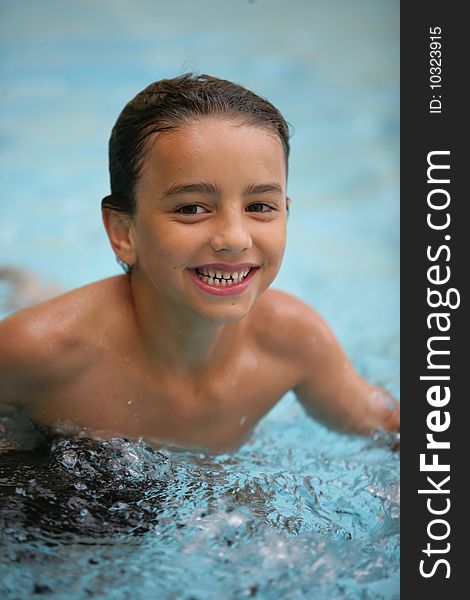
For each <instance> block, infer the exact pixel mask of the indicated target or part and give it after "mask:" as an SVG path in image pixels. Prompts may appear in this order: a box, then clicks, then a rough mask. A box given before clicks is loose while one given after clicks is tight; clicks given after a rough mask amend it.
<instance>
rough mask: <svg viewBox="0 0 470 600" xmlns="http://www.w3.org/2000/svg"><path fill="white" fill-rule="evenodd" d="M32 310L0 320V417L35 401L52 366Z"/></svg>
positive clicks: (42, 335)
mask: <svg viewBox="0 0 470 600" xmlns="http://www.w3.org/2000/svg"><path fill="white" fill-rule="evenodd" d="M31 313H32V309H26V310H22V311H19V312H17V313H14V314H12V315H10V316H9V317H7V318H5V319H4V320H2V321H0V416H1V415H5V414H10V413H11V412H12V410H14V409H19V408H24V407H26V406H27V405H28V404H30V403H31V402H34V398H35V395H36V393H37V392H38V390H40V389H42V388H43V386H44V384H45V382H46V379H47V375H48V373H49V372H50V371H51V369H53V364H54V360H53V359H51V357H50V356H48V348H47V343H44V342H45V339H44V338H45V337H46V336H45V332H43V331H41V329H40V328H39V327H37V326H36V323H35V321H34V319H33V318H31V316H30V315H31Z"/></svg>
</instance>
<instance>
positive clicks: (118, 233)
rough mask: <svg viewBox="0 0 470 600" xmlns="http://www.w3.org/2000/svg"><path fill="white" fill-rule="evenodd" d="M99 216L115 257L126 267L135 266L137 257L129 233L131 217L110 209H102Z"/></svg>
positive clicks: (130, 232)
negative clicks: (101, 218)
mask: <svg viewBox="0 0 470 600" xmlns="http://www.w3.org/2000/svg"><path fill="white" fill-rule="evenodd" d="M101 216H102V217H103V223H104V226H105V229H106V233H107V234H108V238H109V241H110V243H111V247H112V249H113V250H114V253H115V254H116V256H117V257H118V258H119V260H121V261H122V262H123V263H126V264H127V265H133V264H135V262H136V260H137V257H136V254H135V249H134V238H133V235H132V231H131V224H132V217H131V216H130V215H128V214H125V213H120V212H118V211H117V210H112V209H111V208H102V209H101Z"/></svg>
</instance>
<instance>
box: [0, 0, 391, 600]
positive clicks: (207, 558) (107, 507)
mask: <svg viewBox="0 0 470 600" xmlns="http://www.w3.org/2000/svg"><path fill="white" fill-rule="evenodd" d="M398 7H399V3H398V2H397V1H391V0H390V1H387V0H380V1H377V0H358V1H357V2H354V3H352V2H350V1H348V0H330V1H327V0H324V1H305V2H301V1H299V0H297V1H293V2H290V3H289V5H287V4H286V3H285V2H282V1H281V0H270V2H269V3H268V2H267V1H263V0H258V1H256V2H243V1H241V0H240V1H239V2H234V1H233V0H223V1H215V0H214V1H208V0H204V1H202V2H199V3H194V2H190V1H189V0H188V1H183V0H177V1H175V2H173V3H171V5H170V4H169V3H166V2H159V1H156V0H138V1H136V0H134V1H133V2H132V3H131V2H130V0H120V1H111V0H109V1H107V0H102V1H100V2H99V3H98V2H97V3H90V2H87V1H84V0H76V1H75V2H74V3H63V2H59V1H52V0H44V1H43V2H41V3H38V2H34V1H32V0H31V1H28V0H25V1H24V2H21V3H16V2H9V1H7V0H3V1H1V2H0V53H1V56H2V61H1V64H0V81H1V84H0V107H1V110H0V153H1V155H0V158H1V160H0V165H1V167H0V185H1V190H2V194H1V196H0V256H1V257H2V259H1V260H2V264H0V267H2V266H5V265H16V266H21V267H22V268H25V269H28V270H30V271H32V272H33V273H35V275H36V276H37V277H38V279H39V281H40V282H42V283H43V284H44V285H46V287H47V286H48V285H50V286H57V287H59V288H62V289H70V288H73V287H76V286H79V285H83V284H85V283H88V282H90V281H93V280H96V279H100V278H102V277H106V276H109V275H112V274H115V273H117V272H118V267H117V266H116V264H115V262H114V259H113V256H112V253H111V251H110V249H109V248H108V244H107V240H106V238H105V235H104V231H103V228H102V225H101V222H100V214H99V202H100V199H101V197H102V196H104V195H106V194H107V193H108V189H109V188H108V180H107V164H106V146H107V139H108V136H109V131H110V129H111V127H112V125H113V123H114V121H115V119H116V117H117V115H118V113H119V111H120V109H121V108H122V106H123V105H124V103H125V102H126V101H127V100H128V99H129V98H130V97H132V96H133V95H134V94H135V93H136V92H137V91H139V90H140V89H141V88H143V87H144V86H145V85H147V84H148V83H149V82H151V81H153V80H155V79H158V78H161V77H170V76H173V75H176V74H178V73H181V72H183V71H185V70H187V69H188V68H192V69H195V70H197V71H199V72H208V73H211V74H214V75H218V76H221V77H224V78H227V79H232V80H234V81H238V82H240V83H242V84H244V85H246V86H247V87H251V88H252V89H254V90H255V91H257V92H258V93H260V94H261V95H264V96H266V97H268V98H269V99H270V100H271V101H272V102H274V103H275V104H276V105H277V106H278V107H279V108H280V109H281V111H282V112H283V114H284V115H285V116H286V118H287V120H288V121H289V122H290V123H291V124H292V125H293V130H294V135H293V137H292V140H291V144H292V156H291V163H290V176H289V186H288V188H289V195H290V196H291V197H292V198H293V200H294V203H293V205H292V207H291V216H290V218H289V225H288V227H289V232H288V247H287V251H286V256H285V261H284V265H283V267H282V269H281V272H280V274H279V276H278V278H277V281H276V282H275V286H276V287H279V288H281V289H284V290H286V291H289V292H291V293H293V294H295V295H297V296H299V297H301V298H302V299H304V300H305V301H307V302H308V303H310V304H311V305H312V306H314V307H315V308H316V309H317V310H319V311H320V312H321V314H322V315H323V316H324V317H325V318H326V319H327V320H328V322H329V323H330V324H331V326H332V327H333V329H334V330H335V332H336V334H337V336H338V337H339V339H340V340H341V342H342V344H343V345H344V346H345V348H346V350H347V351H348V353H349V354H350V356H351V357H352V359H353V362H354V364H355V365H356V367H357V368H358V370H359V371H360V372H361V373H363V374H364V375H365V376H367V378H368V379H369V380H370V381H371V382H373V383H375V384H378V385H383V386H385V387H387V388H388V389H389V390H390V391H391V392H392V393H394V394H395V395H397V396H398V395H399V371H398V364H399V310H398V293H399V290H398V245H399V230H398V217H399V214H398V175H399V173H398V141H399V140H398V118H399V115H398V75H399V73H398V58H399V56H398V54H399V51H398V38H399V31H398V10H399V9H398ZM7 292H8V290H6V291H5V289H4V288H2V287H1V286H0V301H1V300H2V298H3V297H4V295H5V294H6V293H7ZM2 294H3V296H2ZM0 310H1V309H0ZM7 312H8V309H6V308H5V307H4V309H3V311H2V312H1V313H0V314H6V313H7ZM0 427H1V432H0V440H1V441H0V452H1V454H0V457H1V459H2V460H1V462H0V464H1V465H2V470H3V474H1V475H0V477H1V479H0V490H1V496H0V497H1V499H2V500H1V509H0V524H1V525H3V528H2V529H3V540H2V548H1V558H0V575H1V577H0V592H1V595H2V598H5V599H8V600H10V599H12V600H13V599H15V598H28V597H30V596H31V595H32V594H42V595H44V596H45V597H47V598H54V599H55V598H57V599H59V598H60V599H61V600H62V598H64V597H67V598H69V599H70V600H72V599H75V598H76V599H77V600H78V599H80V600H81V599H83V598H87V597H93V598H103V599H106V600H108V599H109V600H111V599H114V598H116V599H119V600H120V599H123V600H124V599H126V598H131V599H132V600H134V599H136V600H140V599H142V600H148V599H151V598H152V599H153V598H164V599H167V598H168V599H177V600H179V599H183V600H189V599H190V598H198V599H200V600H206V599H207V600H212V599H214V600H216V599H217V600H218V599H224V600H225V599H226V598H228V599H232V598H233V599H237V600H238V599H239V598H245V597H248V598H249V597H254V598H260V599H262V600H264V599H269V598H273V599H278V598H294V599H297V598H299V599H302V600H303V599H310V598H315V599H318V600H323V599H328V600H330V599H343V598H347V599H350V598H360V599H366V600H367V599H374V600H375V599H381V598H384V599H394V598H398V596H399V590H398V577H399V562H398V561H399V487H398V481H399V456H398V453H397V452H392V451H391V449H390V445H391V444H393V440H388V439H387V438H386V437H385V438H384V437H380V436H379V438H378V439H375V440H374V439H362V438H354V437H349V436H342V435H339V434H335V433H332V432H329V431H327V430H326V429H324V428H323V427H322V426H320V425H318V424H317V423H315V422H314V421H312V420H311V419H309V418H308V417H307V416H306V415H305V413H304V411H303V410H302V408H301V407H300V406H299V405H298V404H297V403H296V402H295V400H294V398H293V397H292V396H291V395H290V394H289V395H287V396H286V397H285V398H283V399H282V401H281V402H280V403H279V404H278V405H277V406H276V408H275V409H274V410H273V411H271V413H270V414H269V415H267V416H266V417H265V418H264V419H263V420H262V421H261V422H260V423H259V425H258V427H257V428H256V430H255V432H254V434H253V436H252V437H251V439H250V440H249V441H248V442H247V443H246V444H245V446H244V447H242V448H241V449H240V450H239V451H238V452H236V453H234V454H232V455H227V456H220V457H217V458H214V457H212V458H211V457H207V456H203V455H195V454H186V453H182V454H170V453H168V454H167V455H164V456H162V455H161V454H159V453H157V452H156V451H155V450H153V449H151V448H149V447H147V446H146V445H145V443H144V442H133V443H128V442H126V441H125V440H122V439H120V440H119V439H117V440H114V441H113V442H109V443H100V442H96V441H95V442H92V441H90V440H87V439H86V438H78V439H76V438H74V437H73V436H70V435H68V436H65V437H62V438H57V439H52V440H51V439H43V438H42V437H40V436H39V434H38V433H37V432H34V431H33V430H31V429H30V428H28V425H27V423H24V422H21V423H20V422H17V421H16V420H12V419H8V418H4V419H2V420H1V422H0ZM84 486H85V487H84Z"/></svg>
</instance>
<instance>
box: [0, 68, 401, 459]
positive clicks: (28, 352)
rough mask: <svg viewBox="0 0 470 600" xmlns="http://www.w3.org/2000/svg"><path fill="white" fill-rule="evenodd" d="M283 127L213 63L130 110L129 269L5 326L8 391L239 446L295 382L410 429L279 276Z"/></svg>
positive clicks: (192, 444)
mask: <svg viewBox="0 0 470 600" xmlns="http://www.w3.org/2000/svg"><path fill="white" fill-rule="evenodd" d="M288 154H289V143H288V127H287V124H286V122H285V121H284V119H283V117H282V115H281V114H280V113H279V111H278V110H277V109H276V108H275V107H274V106H273V105H272V104H270V103H269V102H267V101H266V100H264V99H262V98H260V97H258V96H257V95H255V94H254V93H253V92H250V91H248V90H246V89H245V88H242V87H241V86H238V85H236V84H233V83H231V82H228V81H224V80H221V79H217V78H214V77H210V76H207V75H200V76H193V75H191V74H187V75H183V76H181V77H177V78H174V79H170V80H162V81H158V82H156V83H154V84H151V85H150V86H149V87H148V88H146V89H145V90H143V91H142V92H141V93H140V94H138V95H137V96H136V97H135V98H134V99H133V100H132V101H131V102H129V104H128V105H127V106H126V107H125V108H124V110H123V112H122V113H121V115H120V116H119V118H118V120H117V122H116V125H115V126H114V128H113V132H112V135H111V139H110V174H111V195H110V196H108V197H106V198H105V199H104V200H103V204H102V206H103V209H102V212H103V221H104V224H105V227H106V231H107V234H108V237H109V240H110V243H111V246H112V248H113V250H114V252H115V254H116V256H117V258H118V259H119V261H120V262H121V263H122V264H123V265H124V266H125V268H126V271H128V272H127V274H126V275H121V276H117V277H112V278H109V279H106V280H104V281H99V282H96V283H93V284H91V285H87V286H85V287H83V288H80V289H77V290H74V291H72V292H69V293H67V294H64V295H62V296H59V297H57V298H54V299H52V300H49V301H47V302H44V303H42V304H39V305H36V306H33V307H31V308H27V309H25V310H22V311H19V312H17V313H14V314H12V315H10V316H9V317H8V318H7V319H5V320H3V321H2V322H1V323H0V402H1V403H3V404H4V405H7V406H17V407H23V408H24V409H25V410H26V411H27V413H28V414H29V416H30V418H31V419H32V420H33V421H34V422H35V423H37V424H40V425H51V424H54V423H56V422H58V421H61V422H64V421H66V422H71V423H73V424H75V425H77V426H79V427H83V428H86V429H87V430H88V431H89V432H90V434H99V435H101V436H103V437H111V436H114V435H122V436H125V437H130V438H136V437H144V438H145V439H147V440H148V441H151V442H154V443H158V444H163V445H165V446H168V447H177V448H191V449H199V450H205V451H209V452H214V453H220V452H227V451H232V450H235V449H236V448H238V447H239V446H240V445H241V444H242V443H243V442H244V441H245V440H246V439H247V437H248V436H249V435H250V433H251V432H252V430H253V428H254V426H255V425H256V423H257V422H258V421H259V420H260V419H261V418H262V417H263V415H265V414H266V413H267V412H268V411H269V410H270V409H271V408H272V407H273V406H274V405H275V404H276V402H277V401H278V400H279V399H280V398H281V397H282V396H283V395H284V394H285V393H286V392H288V391H289V390H293V391H294V392H295V394H296V396H297V398H298V399H299V401H300V402H301V403H302V404H303V406H304V407H305V408H306V410H307V412H308V413H309V414H311V415H312V416H313V417H315V418H317V419H319V420H320V421H322V422H323V423H325V424H326V425H328V426H330V427H333V428H336V429H338V430H341V431H350V432H357V433H364V434H367V433H370V432H371V431H372V430H374V429H376V428H385V429H390V430H397V429H398V428H399V403H398V402H397V401H396V400H394V399H393V398H392V397H391V396H390V395H389V394H388V393H387V392H386V391H385V390H382V389H381V388H377V387H375V386H372V385H370V384H368V383H367V382H366V381H365V380H364V379H363V378H362V377H361V376H359V375H358V374H357V373H356V371H355V370H354V368H353V366H352V364H351V362H350V360H349V359H348V358H347V356H346V355H345V353H344V351H343V350H342V348H341V346H340V345H339V343H338V342H337V340H336V339H335V337H334V335H333V333H332V332H331V330H330V329H329V327H328V326H327V324H326V323H325V322H324V321H323V320H322V319H321V317H320V316H319V315H318V314H317V313H316V312H315V311H314V310H313V309H311V308H310V307H308V306H307V305H306V304H304V303H303V302H302V301H300V300H298V299H296V298H294V297H292V296H290V295H288V294H285V293H283V292H280V291H276V290H272V289H268V288H269V285H270V284H271V282H272V281H273V280H274V278H275V276H276V274H277V272H278V270H279V268H280V265H281V261H282V257H283V253H284V249H285V244H286V222H287V212H288V203H289V200H288V198H287V192H286V182H287V164H288Z"/></svg>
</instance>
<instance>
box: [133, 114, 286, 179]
mask: <svg viewBox="0 0 470 600" xmlns="http://www.w3.org/2000/svg"><path fill="white" fill-rule="evenodd" d="M234 176H235V177H236V176H239V177H247V176H248V177H249V176H251V177H254V178H256V179H259V178H262V179H263V178H268V179H269V180H272V179H273V178H274V179H277V180H279V182H280V183H281V182H283V181H285V176H286V172H285V158H284V149H283V147H282V143H281V141H280V139H279V138H278V137H277V136H276V135H275V134H274V133H271V132H270V131H267V130H266V129H263V128H262V127H259V126H253V125H247V124H240V123H237V122H233V121H228V120H222V119H214V118H212V119H203V120H200V121H197V122H195V123H188V124H185V125H182V126H181V127H178V128H177V129H174V130H171V131H168V132H163V133H157V134H154V135H153V136H152V137H151V138H150V139H149V142H148V147H147V151H146V153H145V156H144V161H143V165H142V170H141V181H142V180H145V179H147V178H150V179H151V180H152V182H153V184H154V185H155V184H158V183H161V184H162V185H166V184H168V182H169V181H171V182H173V181H174V179H175V178H176V179H181V178H185V179H191V178H198V179H204V178H214V177H219V178H222V179H224V178H225V179H227V178H230V177H234Z"/></svg>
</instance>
